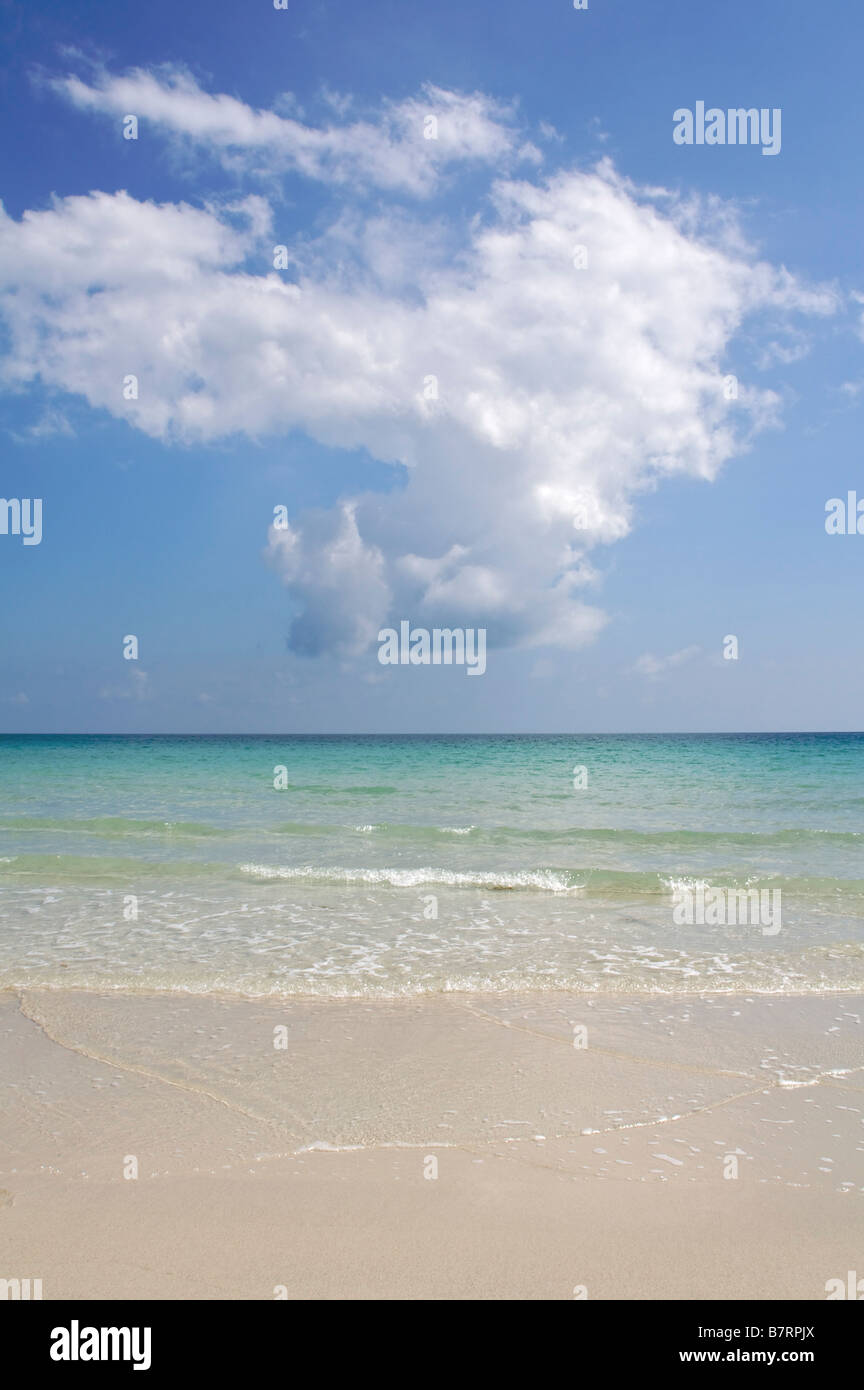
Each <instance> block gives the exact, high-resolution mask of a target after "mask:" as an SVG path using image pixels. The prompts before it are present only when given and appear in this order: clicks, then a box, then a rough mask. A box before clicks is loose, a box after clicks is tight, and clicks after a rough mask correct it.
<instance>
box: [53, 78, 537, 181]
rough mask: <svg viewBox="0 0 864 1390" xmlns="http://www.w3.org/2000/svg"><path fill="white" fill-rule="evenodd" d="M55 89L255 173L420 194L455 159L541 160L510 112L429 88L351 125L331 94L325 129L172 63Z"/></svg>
mask: <svg viewBox="0 0 864 1390" xmlns="http://www.w3.org/2000/svg"><path fill="white" fill-rule="evenodd" d="M48 85H49V86H50V87H51V88H52V89H53V91H54V92H55V93H57V94H58V95H60V96H62V97H64V98H65V99H66V100H67V101H69V102H71V103H72V104H73V105H74V106H76V107H78V108H79V109H81V110H88V111H95V112H98V113H101V114H103V115H107V116H112V117H114V118H115V119H116V120H117V122H118V129H119V128H120V127H119V122H121V121H122V120H123V118H124V117H125V116H127V115H134V116H136V117H137V118H138V120H139V121H142V120H143V121H147V122H150V123H151V124H152V125H154V126H156V127H158V128H159V129H160V130H162V131H164V132H167V133H170V134H171V135H174V136H177V137H179V138H181V139H183V140H186V141H188V142H190V143H191V144H192V145H194V146H195V147H196V148H198V149H203V150H206V151H208V152H209V153H211V154H214V155H215V156H217V157H219V158H220V159H222V161H223V162H227V163H229V164H231V165H232V166H233V165H236V164H237V162H238V160H239V161H240V162H241V163H242V165H243V166H244V167H245V168H247V169H248V170H251V171H254V170H257V171H259V172H265V171H272V170H274V169H275V170H279V169H282V170H287V169H293V170H296V171H297V172H298V173H300V174H303V175H305V176H306V177H307V178H312V179H320V180H324V181H325V182H328V183H334V184H373V185H375V186H377V187H379V188H385V189H401V190H403V191H405V192H409V193H412V194H415V195H418V196H421V197H422V196H426V195H428V194H429V193H431V192H432V191H433V189H434V188H435V186H436V183H437V181H438V178H439V175H440V172H441V170H442V169H443V168H444V167H445V166H447V165H448V164H451V163H460V162H473V161H479V162H484V163H494V164H496V165H498V166H500V165H501V164H502V162H504V161H506V160H508V159H510V158H520V159H529V160H533V161H537V160H539V158H540V156H539V152H538V151H537V149H536V148H535V147H534V146H533V145H532V144H531V143H530V142H529V141H525V140H524V139H523V138H522V137H521V136H519V135H518V132H517V131H516V130H515V128H514V126H513V114H514V113H513V110H512V108H511V107H508V106H505V105H504V104H503V103H501V102H498V101H494V100H493V99H492V98H491V97H487V96H484V95H483V94H482V93H479V92H474V93H470V94H464V93H460V92H448V91H445V90H443V89H442V88H440V87H436V86H434V85H433V84H432V83H426V84H425V85H424V87H423V88H422V90H421V92H420V94H419V95H418V96H416V97H409V98H408V99H406V100H404V101H399V102H385V103H384V105H383V107H382V108H381V110H380V111H379V112H377V113H376V115H375V116H374V117H372V118H370V119H365V120H355V121H351V122H348V121H346V120H345V117H346V115H347V112H348V109H349V107H350V104H351V103H350V102H349V101H348V100H347V99H346V98H344V97H343V98H334V96H333V95H332V94H330V93H328V94H326V99H327V104H328V106H329V107H330V108H331V109H333V110H334V112H335V114H336V115H337V116H338V118H339V120H340V122H341V123H340V124H331V125H328V126H326V127H315V126H312V125H307V124H304V123H303V122H302V121H300V120H297V119H295V118H294V117H288V116H284V115H280V114H279V113H277V112H276V111H256V110H254V109H253V108H252V107H251V106H247V105H246V104H245V102H242V101H239V100H238V99H237V98H236V97H232V96H227V95H226V94H224V93H219V94H216V95H213V94H211V93H209V92H205V91H203V90H202V88H201V87H200V86H199V85H198V83H197V82H196V81H195V79H194V77H192V76H191V74H189V73H188V72H186V71H185V70H184V69H182V68H178V67H175V66H171V65H168V66H165V67H162V68H159V69H157V70H155V71H153V72H148V71H146V70H145V69H142V68H134V69H133V70H132V71H131V72H128V73H126V74H123V75H112V74H110V73H108V72H106V71H104V70H99V71H98V72H97V73H96V77H95V80H93V81H92V82H85V81H84V80H83V79H82V78H80V77H78V76H75V75H69V76H66V77H62V78H54V79H51V80H50V82H49V84H48ZM430 118H431V119H432V120H434V122H435V125H434V126H432V125H430V124H429V121H430ZM433 132H434V134H433Z"/></svg>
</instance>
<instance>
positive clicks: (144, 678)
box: [99, 671, 153, 700]
mask: <svg viewBox="0 0 864 1390" xmlns="http://www.w3.org/2000/svg"><path fill="white" fill-rule="evenodd" d="M152 698H153V691H152V690H151V688H150V677H149V675H148V674H147V672H146V671H130V672H129V680H128V682H127V684H126V685H103V687H102V689H101V690H100V691H99V699H100V700H152Z"/></svg>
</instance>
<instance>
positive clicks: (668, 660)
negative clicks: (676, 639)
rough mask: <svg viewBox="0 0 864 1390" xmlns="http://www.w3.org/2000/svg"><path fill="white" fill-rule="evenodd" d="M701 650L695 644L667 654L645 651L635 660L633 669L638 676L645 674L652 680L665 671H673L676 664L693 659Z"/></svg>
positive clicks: (684, 663)
mask: <svg viewBox="0 0 864 1390" xmlns="http://www.w3.org/2000/svg"><path fill="white" fill-rule="evenodd" d="M701 651H702V648H701V647H698V646H697V647H682V648H681V650H680V651H678V652H670V654H669V655H668V656H655V655H654V653H653V652H645V653H644V655H643V656H640V657H639V659H638V661H636V662H635V664H634V666H633V671H634V672H635V674H636V675H638V676H647V677H648V678H649V680H654V679H656V677H657V676H662V675H664V674H665V673H666V672H667V671H674V670H675V668H676V667H677V666H684V665H686V663H687V662H688V661H693V660H694V658H695V657H697V656H699V654H700V653H701Z"/></svg>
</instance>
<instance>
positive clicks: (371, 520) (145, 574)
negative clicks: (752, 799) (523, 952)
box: [0, 0, 864, 733]
mask: <svg viewBox="0 0 864 1390" xmlns="http://www.w3.org/2000/svg"><path fill="white" fill-rule="evenodd" d="M0 28H2V32H3V38H4V40H5V42H4V45H3V47H4V51H5V52H6V54H7V60H6V62H5V64H4V66H3V69H2V85H0V105H2V111H0V118H2V122H3V139H2V140H0V196H2V208H3V210H2V215H0V431H2V446H0V447H2V452H0V458H2V476H0V494H2V497H3V499H5V501H6V502H7V503H8V504H9V506H7V507H3V506H2V505H0V531H2V530H5V532H6V533H5V534H3V533H0V593H2V596H3V602H2V608H0V644H2V648H0V649H2V662H0V730H3V731H6V732H12V733H14V732H44V733H54V732H58V733H62V732H71V733H74V732H92V733H127V732H129V733H134V732H157V733H159V732H161V733H243V732H249V733H256V732H258V733H267V732H273V733H318V732H321V733H338V732H345V733H355V732H356V733H363V732H371V733H375V732H381V733H407V732H430V733H436V732H469V733H482V732H490V733H495V732H508V731H512V732H532V731H536V732H570V731H573V732H579V731H585V732H604V731H665V730H670V731H682V732H683V731H687V732H689V731H726V730H729V731H735V730H742V731H749V730H753V731H763V730H796V729H798V730H830V729H838V730H859V729H862V728H864V639H862V636H861V632H862V628H861V610H862V606H864V586H862V579H861V576H862V567H864V535H858V534H857V533H855V532H854V528H852V527H850V532H851V533H850V534H844V535H839V534H829V533H828V531H826V505H827V504H828V503H829V502H830V500H831V499H834V498H842V499H846V498H847V495H848V494H849V493H850V492H855V491H856V490H857V493H858V494H859V495H860V496H861V498H862V499H864V468H862V463H861V447H860V432H861V420H862V415H861V411H862V408H864V271H862V265H861V246H862V238H861V226H862V212H864V208H862V193H864V161H862V159H861V153H860V128H861V127H860V118H859V107H860V102H859V100H858V96H859V92H860V73H861V71H862V57H864V54H862V47H864V45H862V39H864V20H862V16H861V12H860V9H859V8H858V7H855V6H852V5H851V4H845V5H843V4H834V5H829V6H816V5H813V4H812V3H804V2H803V0H760V3H759V4H758V5H756V6H754V5H753V4H752V0H746V2H745V0H730V2H729V3H726V4H724V5H723V6H706V5H700V6H696V5H693V4H692V0H663V3H662V4H651V3H646V0H588V4H587V7H586V8H584V9H583V8H580V9H576V8H575V7H574V5H573V3H572V0H541V3H537V4H531V5H527V4H523V3H511V0H505V3H494V4H493V3H491V0H477V3H474V4H471V5H470V6H466V5H465V4H464V3H462V2H461V0H460V3H450V0H441V3H436V4H435V5H429V6H427V5H408V4H406V3H404V0H403V3H383V0H367V2H366V3H365V4H364V5H362V6H358V5H353V4H348V3H345V2H344V0H330V3H322V0H287V3H286V5H285V8H279V9H277V8H276V7H275V5H274V4H273V0H244V3H242V4H241V3H226V2H225V0H216V2H215V3H204V0H189V2H188V3H185V4H183V5H182V6H180V5H177V4H176V0H175V3H172V4H170V5H169V4H167V3H164V0H149V3H148V4H147V5H121V6H118V5H117V4H116V3H107V0H104V3H103V0H97V2H96V3H89V4H88V3H80V4H68V3H58V2H57V0H43V3H40V5H39V6H38V7H34V6H32V5H28V4H18V3H10V0H3V3H2V4H0ZM698 103H704V108H703V109H705V110H707V111H708V112H709V113H710V112H711V111H712V110H713V111H719V112H722V113H724V121H723V123H722V124H723V130H724V131H725V127H726V122H725V113H726V112H727V111H729V110H732V109H737V108H746V109H750V108H755V109H756V110H757V111H759V112H762V111H764V112H765V113H766V116H767V117H768V118H769V119H770V121H772V122H773V127H772V128H773V131H774V136H775V137H776V138H774V140H773V143H774V149H773V151H772V149H771V142H770V141H769V140H768V139H767V137H766V138H765V139H763V138H762V133H761V129H760V131H757V132H754V135H755V136H756V139H755V141H754V142H753V143H732V142H731V141H728V140H727V141H726V142H720V141H716V140H715V141H714V142H713V143H712V142H711V141H710V140H706V142H705V143H691V144H685V143H680V141H679V139H676V138H675V132H676V130H677V131H678V134H679V136H680V134H681V131H682V129H684V127H685V121H684V119H683V118H682V117H681V114H680V113H682V112H693V113H696V112H697V104H698ZM676 113H679V114H678V115H677V116H676ZM777 113H779V115H778V114H777ZM694 119H698V118H696V117H695V116H694ZM708 120H709V123H710V122H711V120H712V118H711V116H710V114H709V117H708ZM719 130H720V126H719V125H718V123H717V121H716V120H714V124H713V133H714V135H716V134H717V133H718V131H719ZM765 130H766V131H767V130H768V127H767V126H766V127H765ZM726 133H728V132H726ZM36 499H38V500H39V503H40V504H41V537H40V538H39V540H38V543H25V540H26V539H27V538H26V537H25V536H24V535H23V534H20V533H19V534H15V530H16V527H15V524H14V520H15V514H16V507H17V506H18V504H21V505H22V506H23V507H24V516H25V518H26V517H27V515H28V514H30V515H32V514H33V513H32V508H33V507H34V506H35V505H36ZM28 506H29V507H30V509H31V510H30V512H29V513H28ZM862 527H864V519H862ZM25 529H26V527H25ZM30 540H31V541H32V542H35V541H36V534H35V533H34V534H33V535H32V536H31V537H30ZM403 621H407V622H408V623H409V624H410V628H411V630H415V631H420V630H427V631H432V630H434V629H435V628H436V627H437V628H450V629H464V630H466V631H473V632H475V633H476V632H477V631H479V630H481V629H482V630H483V631H484V632H485V633H486V642H487V656H486V669H485V671H484V672H483V674H482V676H481V675H479V674H478V675H477V676H476V678H472V676H471V675H470V674H469V671H468V669H467V667H466V666H465V665H461V666H460V665H458V664H454V665H451V666H432V665H423V664H414V665H412V664H406V665H401V664H400V665H395V666H391V665H385V664H382V663H381V661H380V660H379V652H380V641H379V634H380V633H381V632H383V631H384V630H386V629H388V628H395V629H399V626H400V623H402V622H403ZM129 637H134V638H135V639H136V641H137V654H135V655H133V656H132V658H131V659H129V653H130V651H132V650H133V647H131V646H130V644H129V642H128V641H127V640H126V639H127V638H129ZM730 638H734V639H735V641H734V642H730V640H729V639H730Z"/></svg>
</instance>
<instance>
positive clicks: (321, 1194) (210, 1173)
mask: <svg viewBox="0 0 864 1390" xmlns="http://www.w3.org/2000/svg"><path fill="white" fill-rule="evenodd" d="M0 1039H2V1048H0V1057H2V1063H0V1066H2V1082H3V1094H4V1103H3V1120H2V1123H0V1188H2V1191H0V1266H2V1267H0V1277H6V1278H13V1277H17V1278H28V1277H29V1278H31V1279H32V1278H41V1279H42V1284H43V1296H44V1297H45V1298H46V1299H52V1298H100V1297H107V1298H123V1299H134V1298H177V1299H196V1298H226V1299H236V1298H240V1299H258V1298H263V1299H273V1298H274V1297H280V1296H287V1297H288V1298H291V1299H295V1298H299V1299H304V1298H333V1299H356V1298H360V1299H363V1298H383V1299H419V1298H455V1299H471V1298H477V1299H500V1298H505V1299H507V1298H518V1299H534V1298H550V1299H572V1298H574V1297H579V1296H583V1295H587V1297H588V1298H600V1299H605V1298H627V1299H643V1298H644V1299H653V1298H675V1299H702V1298H747V1299H789V1298H805V1299H824V1298H825V1284H826V1282H827V1281H828V1280H829V1279H832V1278H842V1279H844V1280H845V1277H846V1273H847V1271H848V1270H850V1269H860V1268H862V1264H864V1000H862V999H861V998H859V997H857V996H852V995H834V996H807V997H801V998H792V997H782V998H781V997H776V996H773V997H765V996H749V997H736V996H731V995H724V996H721V997H706V998H693V997H687V998H684V997H678V998H676V997H672V996H667V997H664V998H656V997H654V998H649V997H634V996H620V997H608V996H605V997H602V998H601V997H594V998H589V997H587V996H584V995H579V996H576V995H564V994H560V993H550V994H533V995H522V996H518V997H517V996H510V995H457V994H453V995H445V996H435V997H429V998H425V999H420V1000H413V1001H398V1002H392V1003H390V1002H388V1003H384V1002H381V1001H361V1000H355V999H342V1000H332V1001H331V1000H328V1001H322V1000H315V1001H303V1000H298V999H290V1000H283V1001H270V1000H268V1001H261V1000H258V1001H250V1000H243V999H217V998H212V997H210V998H202V997H193V996H187V995H153V996H143V995H136V996H126V995H119V994H117V995H96V994H85V993H77V992H74V991H25V992H24V993H22V994H15V993H12V992H7V993H5V994H2V995H0ZM135 1172H137V1176H132V1174H134V1173H135ZM127 1175H129V1176H127Z"/></svg>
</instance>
